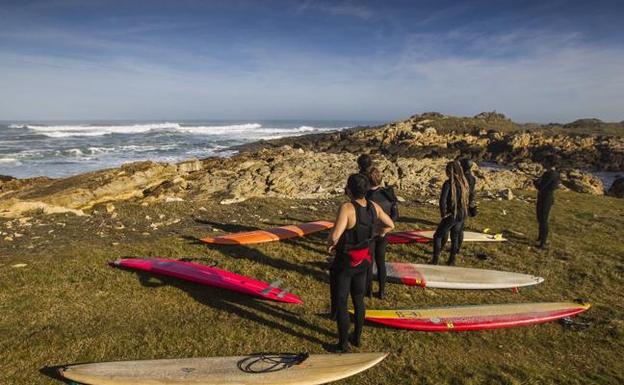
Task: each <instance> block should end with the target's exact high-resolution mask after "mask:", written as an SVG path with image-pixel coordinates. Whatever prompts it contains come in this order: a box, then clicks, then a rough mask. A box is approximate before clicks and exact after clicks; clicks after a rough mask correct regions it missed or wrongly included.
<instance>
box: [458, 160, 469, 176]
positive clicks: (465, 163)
mask: <svg viewBox="0 0 624 385" xmlns="http://www.w3.org/2000/svg"><path fill="white" fill-rule="evenodd" d="M459 163H460V164H461V167H462V169H463V170H464V174H465V173H467V172H468V171H470V168H472V160H470V159H468V158H462V159H461V160H460V161H459Z"/></svg>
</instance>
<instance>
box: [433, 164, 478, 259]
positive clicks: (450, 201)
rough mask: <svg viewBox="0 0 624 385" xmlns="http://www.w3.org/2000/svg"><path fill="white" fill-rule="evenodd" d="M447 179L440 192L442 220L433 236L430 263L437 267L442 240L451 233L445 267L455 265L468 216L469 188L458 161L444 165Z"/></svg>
mask: <svg viewBox="0 0 624 385" xmlns="http://www.w3.org/2000/svg"><path fill="white" fill-rule="evenodd" d="M446 176H447V177H448V179H447V180H446V181H445V182H444V184H443V185H442V191H441V192H440V216H441V217H442V220H441V221H440V224H439V225H438V228H437V229H436V232H435V234H434V235H433V258H432V259H431V263H432V264H434V265H437V264H438V262H439V259H440V253H441V252H442V245H443V244H444V240H446V238H447V237H448V234H449V232H450V233H451V255H450V257H449V259H448V262H447V265H449V266H452V265H454V264H455V258H456V257H457V253H458V252H459V248H460V246H461V244H460V241H461V235H462V233H463V232H464V220H465V219H466V217H467V216H468V198H469V191H468V189H469V187H468V182H467V181H466V177H465V176H464V171H463V170H462V167H461V165H460V164H459V162H458V161H456V160H455V161H452V162H449V163H448V164H447V165H446Z"/></svg>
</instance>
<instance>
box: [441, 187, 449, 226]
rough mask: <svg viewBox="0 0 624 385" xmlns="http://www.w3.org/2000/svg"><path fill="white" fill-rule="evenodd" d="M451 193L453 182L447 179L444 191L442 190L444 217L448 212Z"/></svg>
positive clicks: (442, 212) (442, 215)
mask: <svg viewBox="0 0 624 385" xmlns="http://www.w3.org/2000/svg"><path fill="white" fill-rule="evenodd" d="M450 193H451V184H450V183H449V182H448V181H447V182H444V184H443V185H442V191H441V192H440V217H442V218H444V216H445V215H446V213H447V209H448V207H447V202H448V198H449V194H450Z"/></svg>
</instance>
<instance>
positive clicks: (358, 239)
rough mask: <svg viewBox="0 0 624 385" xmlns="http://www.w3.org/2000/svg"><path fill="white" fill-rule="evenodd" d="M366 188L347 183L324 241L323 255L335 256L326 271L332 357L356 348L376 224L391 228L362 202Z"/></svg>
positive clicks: (355, 179) (357, 179) (352, 179)
mask: <svg viewBox="0 0 624 385" xmlns="http://www.w3.org/2000/svg"><path fill="white" fill-rule="evenodd" d="M369 188H370V184H369V182H368V179H367V178H366V177H364V176H363V175H360V174H353V175H351V176H349V179H348V180H347V186H346V187H345V193H346V194H347V196H348V197H349V199H350V202H346V203H343V204H342V205H341V206H340V210H339V211H338V215H337V217H336V221H335V224H336V225H335V226H334V228H333V230H332V232H331V234H330V235H329V237H328V239H327V251H328V252H329V253H332V252H335V253H336V256H335V257H334V260H333V262H332V265H331V267H330V297H331V303H332V314H331V315H332V316H335V317H336V321H337V324H338V344H336V345H329V346H327V349H328V350H330V351H333V352H336V353H344V352H348V351H349V343H350V344H351V345H353V346H356V347H358V346H360V337H361V335H362V327H363V324H364V313H365V311H366V309H365V306H364V294H365V292H366V273H367V271H368V268H369V265H370V263H371V243H372V240H373V237H374V236H375V225H376V222H377V221H378V220H379V221H380V222H381V223H383V224H384V225H385V227H384V228H386V229H388V231H389V230H390V229H393V228H394V223H393V222H392V219H390V217H388V215H386V213H384V211H383V209H382V208H381V207H379V205H377V204H376V203H374V202H372V201H370V200H368V199H366V192H367V191H368V190H369ZM349 294H351V300H352V301H353V309H354V319H355V331H354V332H353V334H351V335H349V323H350V322H349V312H348V304H347V302H348V298H349Z"/></svg>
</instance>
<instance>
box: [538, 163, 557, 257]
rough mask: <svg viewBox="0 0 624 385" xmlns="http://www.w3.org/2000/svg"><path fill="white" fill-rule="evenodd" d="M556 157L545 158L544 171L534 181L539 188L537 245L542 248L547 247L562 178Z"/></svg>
mask: <svg viewBox="0 0 624 385" xmlns="http://www.w3.org/2000/svg"><path fill="white" fill-rule="evenodd" d="M555 165H556V158H555V157H554V156H553V155H550V156H547V157H546V158H545V159H544V162H543V166H544V173H543V174H542V176H541V177H539V178H538V179H536V180H535V181H534V182H533V185H534V186H535V188H536V189H537V204H536V207H535V208H536V214H537V222H538V224H539V229H538V234H539V235H538V238H537V247H539V248H540V249H544V248H546V241H547V240H548V218H549V216H550V209H551V208H552V205H553V204H554V203H555V190H556V189H557V188H558V187H559V183H560V178H559V172H558V171H557V170H556V169H555Z"/></svg>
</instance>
